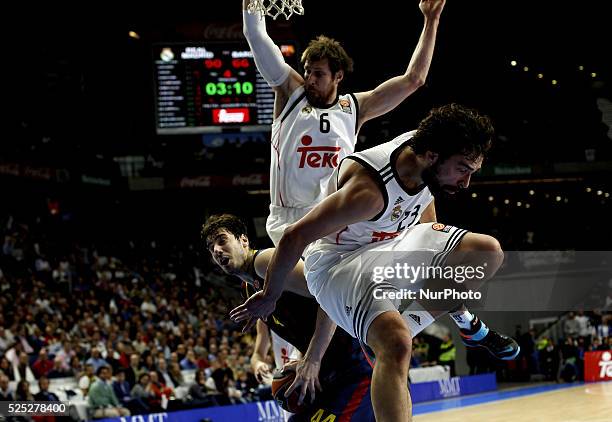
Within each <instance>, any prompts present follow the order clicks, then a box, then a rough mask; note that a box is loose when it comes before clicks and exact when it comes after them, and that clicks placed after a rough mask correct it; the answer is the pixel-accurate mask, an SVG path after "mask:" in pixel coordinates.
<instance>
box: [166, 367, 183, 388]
mask: <svg viewBox="0 0 612 422" xmlns="http://www.w3.org/2000/svg"><path fill="white" fill-rule="evenodd" d="M169 374H170V378H172V382H173V383H174V388H176V387H178V386H181V385H183V384H184V383H185V381H184V379H183V373H182V372H181V367H180V366H179V364H178V363H176V362H175V363H172V364H170V372H169Z"/></svg>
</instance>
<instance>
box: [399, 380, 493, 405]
mask: <svg viewBox="0 0 612 422" xmlns="http://www.w3.org/2000/svg"><path fill="white" fill-rule="evenodd" d="M495 390H497V381H496V379H495V374H481V375H468V376H465V377H453V378H450V379H447V380H439V381H432V382H421V383H416V384H410V397H411V398H412V403H421V402H425V401H431V400H439V399H445V398H448V397H460V396H466V395H469V394H478V393H484V392H487V391H495Z"/></svg>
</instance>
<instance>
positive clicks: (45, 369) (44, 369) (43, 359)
mask: <svg viewBox="0 0 612 422" xmlns="http://www.w3.org/2000/svg"><path fill="white" fill-rule="evenodd" d="M51 369H53V362H52V361H51V360H49V356H48V355H47V349H45V348H44V347H43V348H42V349H40V352H38V359H36V361H34V363H33V364H32V372H34V375H35V376H36V378H40V377H42V376H47V374H48V373H49V371H51Z"/></svg>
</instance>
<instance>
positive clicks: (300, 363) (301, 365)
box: [285, 359, 322, 404]
mask: <svg viewBox="0 0 612 422" xmlns="http://www.w3.org/2000/svg"><path fill="white" fill-rule="evenodd" d="M292 366H293V367H294V368H295V379H294V380H293V383H292V384H291V385H290V386H289V388H288V389H287V391H286V392H285V397H289V395H290V394H291V393H292V392H293V390H295V389H296V388H301V390H300V398H299V400H298V403H299V404H302V403H303V402H304V398H305V397H306V394H308V391H309V390H310V403H312V402H313V401H314V399H315V395H316V390H319V391H321V390H322V388H321V384H320V383H319V371H320V370H321V362H313V361H309V360H306V359H301V360H296V361H293V362H289V363H288V364H286V365H285V368H288V367H292Z"/></svg>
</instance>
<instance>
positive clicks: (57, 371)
mask: <svg viewBox="0 0 612 422" xmlns="http://www.w3.org/2000/svg"><path fill="white" fill-rule="evenodd" d="M72 375H74V374H73V373H72V371H67V370H65V369H64V367H63V365H62V359H61V358H60V357H59V356H56V357H55V359H54V360H53V368H52V369H51V370H50V371H49V373H48V374H47V377H49V378H65V377H70V376H72Z"/></svg>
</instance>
